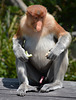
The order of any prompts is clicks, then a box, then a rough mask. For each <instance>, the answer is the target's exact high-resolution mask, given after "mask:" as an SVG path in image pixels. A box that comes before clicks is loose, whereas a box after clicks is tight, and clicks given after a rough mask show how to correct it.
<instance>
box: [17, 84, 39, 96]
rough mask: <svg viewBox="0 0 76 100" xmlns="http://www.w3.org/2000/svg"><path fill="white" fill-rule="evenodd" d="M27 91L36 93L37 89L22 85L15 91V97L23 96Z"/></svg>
mask: <svg viewBox="0 0 76 100" xmlns="http://www.w3.org/2000/svg"><path fill="white" fill-rule="evenodd" d="M27 91H37V88H36V87H33V86H30V85H26V83H22V84H21V85H20V86H19V88H18V89H17V95H18V96H25V95H26V92H27Z"/></svg>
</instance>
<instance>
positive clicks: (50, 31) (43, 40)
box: [13, 5, 71, 96]
mask: <svg viewBox="0 0 76 100" xmlns="http://www.w3.org/2000/svg"><path fill="white" fill-rule="evenodd" d="M70 42H71V35H70V33H69V32H67V31H65V30H64V29H63V28H62V27H61V26H60V25H59V24H58V23H57V22H56V20H55V19H54V17H53V16H52V15H51V14H49V13H48V12H47V9H46V8H45V7H44V6H42V5H32V6H29V7H28V8H27V12H26V14H25V15H24V16H23V17H22V18H21V21H20V25H19V29H18V31H17V33H16V35H14V37H13V50H14V53H15V56H16V69H17V75H18V79H19V83H20V86H19V88H18V90H17V92H18V95H21V96H24V95H25V94H26V92H27V91H30V90H33V91H37V90H38V89H37V88H38V87H40V91H41V92H49V91H51V90H55V89H58V88H62V87H63V79H64V75H65V72H66V70H67V67H68V50H67V48H68V46H69V44H70ZM25 51H28V53H29V54H32V57H30V58H28V56H27V55H26V53H25Z"/></svg>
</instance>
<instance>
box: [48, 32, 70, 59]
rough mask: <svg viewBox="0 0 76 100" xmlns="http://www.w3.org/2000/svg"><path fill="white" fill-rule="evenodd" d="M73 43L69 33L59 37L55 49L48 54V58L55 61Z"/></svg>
mask: <svg viewBox="0 0 76 100" xmlns="http://www.w3.org/2000/svg"><path fill="white" fill-rule="evenodd" d="M70 43H71V35H70V34H69V33H67V34H65V35H64V36H61V37H59V39H58V42H57V43H56V45H55V47H54V48H53V49H52V50H50V51H49V52H48V54H47V55H46V57H47V58H48V59H51V60H55V59H56V58H57V57H58V56H59V55H60V54H61V53H62V52H63V51H64V50H65V49H67V48H68V46H69V45H70Z"/></svg>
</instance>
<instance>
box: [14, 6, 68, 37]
mask: <svg viewBox="0 0 76 100" xmlns="http://www.w3.org/2000/svg"><path fill="white" fill-rule="evenodd" d="M31 9H32V10H31ZM37 10H39V11H41V12H40V14H39V16H37V14H36V13H37ZM43 10H44V11H45V12H44V13H42V12H43ZM31 11H32V12H31ZM46 12H47V10H46V9H45V7H43V6H42V9H41V8H39V6H35V9H34V8H32V7H31V6H30V7H29V8H28V9H27V15H26V14H25V15H24V16H23V17H22V18H21V21H20V26H19V29H18V31H17V33H16V35H15V36H14V37H15V38H17V37H21V36H22V35H23V34H26V35H29V36H33V35H40V36H45V35H47V34H51V33H54V34H56V35H57V37H60V36H62V35H65V34H66V33H67V32H66V31H65V30H64V29H63V28H62V27H61V26H60V25H59V24H58V23H57V22H56V20H55V19H54V17H53V16H52V15H51V14H49V13H47V14H46V15H45V13H46ZM30 14H31V15H30ZM42 15H43V19H42V18H41V16H42ZM36 16H37V17H38V19H39V20H40V21H42V23H43V26H42V30H41V31H39V32H37V31H36V30H35V29H34V27H35V26H36V23H37V20H36V19H35V17H36ZM28 17H29V19H28ZM40 18H41V19H40ZM30 22H32V25H31V23H30Z"/></svg>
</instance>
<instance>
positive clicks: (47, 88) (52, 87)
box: [40, 82, 63, 92]
mask: <svg viewBox="0 0 76 100" xmlns="http://www.w3.org/2000/svg"><path fill="white" fill-rule="evenodd" d="M62 87H63V84H62V83H61V82H55V83H52V84H45V85H43V87H42V88H41V90H40V92H49V91H54V90H56V89H59V88H62Z"/></svg>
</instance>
